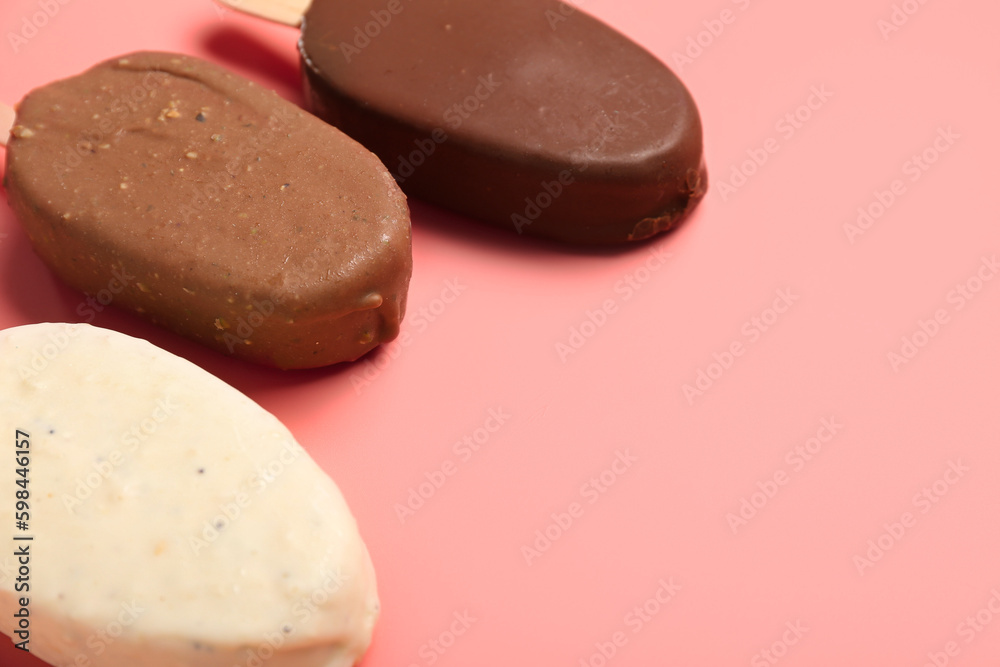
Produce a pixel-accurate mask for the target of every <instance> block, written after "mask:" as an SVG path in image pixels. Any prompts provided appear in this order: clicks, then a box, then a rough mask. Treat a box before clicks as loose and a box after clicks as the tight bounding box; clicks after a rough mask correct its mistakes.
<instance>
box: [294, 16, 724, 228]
mask: <svg viewBox="0 0 1000 667" xmlns="http://www.w3.org/2000/svg"><path fill="white" fill-rule="evenodd" d="M299 46H300V52H301V59H302V65H303V66H302V71H303V76H304V79H305V85H306V92H307V95H308V102H309V105H310V108H311V109H312V111H313V112H314V113H316V115H318V116H319V117H321V118H324V119H326V120H327V121H329V122H331V123H332V124H334V125H336V126H337V127H339V128H340V129H342V130H343V131H344V132H346V133H347V134H349V135H351V136H352V137H354V138H355V139H357V140H358V141H360V142H361V143H362V144H364V145H365V146H367V147H368V148H370V149H371V150H372V151H374V152H375V153H376V154H377V155H378V156H379V157H380V158H382V160H383V162H384V163H385V164H386V166H387V167H388V168H389V170H390V171H391V172H392V173H393V175H394V176H395V177H396V180H397V181H398V182H399V183H400V185H401V186H402V188H403V190H404V191H405V192H407V194H409V195H412V196H416V197H420V198H423V199H426V200H429V201H432V202H435V203H437V204H440V205H443V206H446V207H449V208H452V209H455V210H457V211H460V212H462V213H466V214H468V215H471V216H474V217H476V218H480V219H482V220H486V221H489V222H491V223H494V224H496V225H500V226H503V227H507V228H510V229H512V230H514V231H516V232H518V233H521V234H533V235H538V236H544V237H548V238H553V239H557V240H561V241H569V242H575V243H587V244H613V243H620V242H625V241H636V240H641V239H645V238H648V237H650V236H653V235H655V234H657V233H660V232H663V231H666V230H668V229H671V228H673V227H675V226H676V225H677V224H678V222H680V221H681V219H682V218H683V217H684V216H685V215H686V214H687V213H689V212H690V211H691V210H692V208H693V207H694V206H695V205H696V204H697V202H698V201H699V200H700V199H701V198H702V197H703V195H704V194H705V191H706V187H707V177H706V171H705V166H704V162H703V155H702V127H701V122H700V119H699V115H698V111H697V108H696V107H695V103H694V101H693V100H692V98H691V96H690V95H689V93H688V91H687V90H686V89H685V87H684V85H683V84H682V83H681V82H680V81H679V80H678V79H677V77H676V76H675V75H674V74H673V73H672V72H671V71H670V70H669V69H668V68H667V67H666V66H665V65H663V64H662V63H661V62H660V61H659V60H657V59H656V58H655V57H654V56H653V55H651V54H650V53H649V52H647V51H646V50H644V49H642V48H641V47H639V46H638V45H637V44H635V43H634V42H632V41H630V40H629V39H628V38H626V37H624V36H623V35H621V34H620V33H618V32H615V31H614V30H612V29H611V28H609V27H608V26H607V25H605V24H603V23H601V22H600V21H598V20H596V19H594V18H593V17H591V16H589V15H587V14H585V13H584V12H582V11H579V10H577V9H576V8H574V7H573V6H571V5H568V4H566V3H563V2H559V1H558V0H503V1H502V2H484V1H483V0H419V1H416V2H410V1H408V0H389V1H388V2H386V0H314V1H313V2H312V5H311V6H310V7H309V9H308V11H307V12H306V13H305V16H304V20H303V22H302V38H301V40H300V42H299Z"/></svg>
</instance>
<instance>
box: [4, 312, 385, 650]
mask: <svg viewBox="0 0 1000 667" xmlns="http://www.w3.org/2000/svg"><path fill="white" fill-rule="evenodd" d="M0 429H2V431H0V435H2V436H3V443H4V445H3V446H2V447H0V544H3V545H6V546H4V547H2V548H0V630H2V631H3V632H4V633H5V634H7V635H9V636H13V631H14V630H15V629H16V627H15V625H14V622H15V621H16V619H15V618H14V616H13V614H14V613H15V612H16V611H17V610H18V609H19V608H20V603H19V599H20V598H21V597H27V598H28V599H29V601H30V602H29V611H30V630H29V632H30V650H31V653H32V654H34V655H35V656H37V657H39V658H41V659H43V660H45V661H47V662H49V663H51V664H54V665H59V666H63V665H67V666H68V665H73V666H78V667H118V666H122V667H125V666H128V667H132V666H135V665H143V666H144V667H168V666H169V667H179V666H181V665H184V666H187V667H234V666H240V667H255V666H259V665H263V664H266V665H267V666H268V667H349V666H350V665H352V664H354V663H355V662H357V661H358V660H360V658H361V656H362V654H363V653H364V652H365V650H366V649H367V647H368V645H369V643H370V641H371V635H372V630H373V627H374V624H375V621H376V619H377V616H378V597H377V593H376V587H375V575H374V570H373V568H372V563H371V560H370V558H369V555H368V552H367V550H366V548H365V545H364V543H363V542H362V540H361V537H360V535H359V533H358V529H357V525H356V523H355V521H354V518H353V516H352V515H351V513H350V510H349V509H348V507H347V504H346V503H345V501H344V498H343V496H342V495H341V493H340V491H339V489H338V488H337V487H336V485H335V484H334V483H333V481H332V480H331V479H330V478H329V477H328V476H327V475H326V474H325V473H324V472H323V471H322V470H321V469H320V468H319V466H317V465H316V463H315V462H314V461H313V460H312V459H311V458H310V457H309V455H308V454H307V453H306V452H305V451H304V450H303V449H302V448H301V447H300V446H299V445H298V444H297V443H296V442H295V440H294V438H293V437H292V435H291V433H289V431H288V430H287V429H286V428H285V427H284V426H283V425H282V424H281V423H280V422H279V421H278V420H277V419H276V418H275V417H274V416H273V415H271V414H270V413H268V412H267V411H265V410H264V409H263V408H261V407H260V406H258V405H257V404H256V403H254V402H253V401H251V400H250V399H249V398H247V397H246V396H244V395H243V394H241V393H240V392H238V391H237V390H235V389H233V388H232V387H230V386H229V385H227V384H225V383H224V382H222V381H221V380H219V379H218V378H215V377H214V376H212V375H210V374H209V373H207V372H205V371H203V370H202V369H200V368H198V367H197V366H195V365H194V364H192V363H190V362H188V361H186V360H184V359H181V358H179V357H176V356H174V355H172V354H170V353H168V352H165V351H163V350H161V349H159V348H157V347H155V346H153V345H151V344H150V343H147V342H146V341H142V340H139V339H135V338H132V337H129V336H126V335H123V334H120V333H116V332H113V331H108V330H104V329H98V328H95V327H91V326H89V325H84V324H78V325H70V324H38V325H29V326H24V327H16V328H13V329H8V330H6V331H2V332H0ZM16 429H20V430H21V431H24V432H27V433H28V434H30V438H29V442H30V447H29V448H28V452H29V458H30V464H29V466H28V467H29V475H28V479H29V480H30V481H29V486H28V489H29V491H30V498H29V503H30V520H29V529H28V530H27V531H19V530H16V529H15V516H14V512H15V491H16V490H17V489H19V488H22V487H18V486H16V481H17V480H18V479H20V478H21V477H20V476H18V474H17V473H16V470H15V468H16V467H17V466H16V463H15V451H20V450H15V446H14V440H15V431H16ZM14 535H19V536H28V535H30V536H32V537H33V540H32V541H31V542H15V541H14V540H13V539H12V538H13V536H14ZM25 544H28V545H30V554H31V556H30V582H29V583H28V585H29V586H30V591H27V592H25V591H23V590H21V591H16V590H15V586H16V585H17V569H18V566H17V564H16V560H15V559H14V558H12V556H11V555H12V554H13V553H14V550H15V546H13V545H19V546H20V545H25ZM24 583H25V582H22V585H23V584H24ZM14 641H15V642H18V641H20V639H19V638H17V637H15V639H14Z"/></svg>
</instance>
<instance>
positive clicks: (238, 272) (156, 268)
mask: <svg viewBox="0 0 1000 667" xmlns="http://www.w3.org/2000/svg"><path fill="white" fill-rule="evenodd" d="M5 186H6V190H7V197H8V200H9V202H10V205H11V207H12V208H13V210H14V212H15V214H16V215H17V217H18V219H19V220H20V221H21V224H22V226H23V227H24V230H25V231H26V233H27V235H28V237H29V238H30V239H31V242H32V244H33V245H34V247H35V250H36V252H37V253H38V254H39V256H40V257H41V258H42V259H43V260H44V261H45V263H46V264H47V265H48V266H49V267H50V268H51V269H52V271H53V272H54V273H56V274H57V275H58V276H59V277H60V278H62V279H63V280H64V281H65V282H66V283H68V284H69V285H72V286H73V287H76V288H78V289H80V290H83V291H84V292H86V293H87V294H89V295H91V296H90V299H89V300H88V301H86V302H84V303H83V304H81V308H80V309H78V311H77V315H79V316H81V317H84V318H87V316H88V315H89V316H90V318H93V313H94V312H95V307H97V308H100V307H103V306H106V305H108V304H109V303H113V304H114V305H116V306H121V307H124V308H126V309H128V310H131V311H133V312H135V313H138V314H140V315H141V316H143V317H145V318H147V319H149V320H151V321H153V322H155V323H157V324H160V325H163V326H165V327H167V328H169V329H171V330H173V331H175V332H177V333H179V334H182V335H184V336H187V337H189V338H192V339H194V340H197V341H200V342H202V343H204V344H206V345H209V346H211V347H213V348H215V349H217V350H219V351H221V352H223V353H225V354H228V355H232V356H236V357H240V358H243V359H246V360H248V361H252V362H256V363H260V364H265V365H269V366H275V367H279V368H307V367H317V366H324V365H328V364H333V363H337V362H341V361H349V360H354V359H357V358H358V357H360V356H361V355H363V354H365V353H366V352H368V351H369V350H371V349H372V348H374V347H376V346H377V345H379V344H380V343H382V342H385V341H388V340H391V339H393V338H394V337H395V336H396V335H397V333H398V330H399V323H400V320H401V318H402V317H403V313H404V308H405V303H406V291H407V286H408V283H409V279H410V273H411V266H412V260H411V252H410V221H409V212H408V209H407V206H406V201H405V197H404V195H403V194H402V192H401V191H400V189H399V187H398V186H397V184H396V183H395V182H394V180H393V178H392V177H391V175H390V174H389V173H388V171H387V170H386V169H385V168H384V167H383V165H382V164H381V163H380V161H379V160H378V158H377V157H376V156H375V155H373V154H372V153H371V152H370V151H368V150H367V149H365V148H364V147H362V146H361V145H360V144H358V143H357V142H356V141H354V140H352V139H350V138H349V137H347V136H346V135H344V134H343V133H342V132H340V131H339V130H337V129H335V128H333V127H331V126H329V125H328V124H326V123H324V122H322V121H321V120H319V119H317V118H316V117H314V116H312V115H310V114H308V113H306V112H303V111H302V110H301V109H299V108H298V107H296V106H295V105H293V104H291V103H289V102H287V101H285V100H283V99H281V98H279V97H278V96H277V95H275V94H274V93H273V92H271V91H268V90H264V89H262V88H260V87H258V86H257V85H255V84H253V83H252V82H250V81H247V80H245V79H243V78H241V77H239V76H237V75H235V74H232V73H230V72H228V71H226V70H223V69H221V68H219V67H217V66H215V65H212V64H210V63H207V62H205V61H202V60H199V59H197V58H192V57H188V56H181V55H176V54H169V53H134V54H130V55H127V56H123V57H120V58H115V59H113V60H109V61H107V62H105V63H102V64H100V65H97V66H96V67H94V68H92V69H90V70H88V71H87V72H84V73H83V74H81V75H79V76H76V77H73V78H69V79H66V80H63V81H57V82H55V83H52V84H49V85H46V86H43V87H41V88H38V89H36V90H34V91H32V92H31V93H29V94H28V95H27V96H26V97H25V98H24V100H23V101H22V102H21V103H20V104H19V106H18V110H17V118H16V120H15V125H14V128H13V130H12V132H11V136H10V139H9V145H8V147H7V170H6V179H5Z"/></svg>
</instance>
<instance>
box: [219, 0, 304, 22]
mask: <svg viewBox="0 0 1000 667" xmlns="http://www.w3.org/2000/svg"><path fill="white" fill-rule="evenodd" d="M216 2H218V3H219V4H220V5H223V6H225V7H228V8H230V9H235V10H236V11H238V12H243V13H244V14H249V15H251V16H256V17H258V18H262V19H266V20H268V21H274V22H275V23H283V24H285V25H290V26H294V27H296V28H297V27H298V26H299V25H300V24H301V23H302V17H303V15H305V13H306V10H307V9H309V5H310V4H312V0H216Z"/></svg>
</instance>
